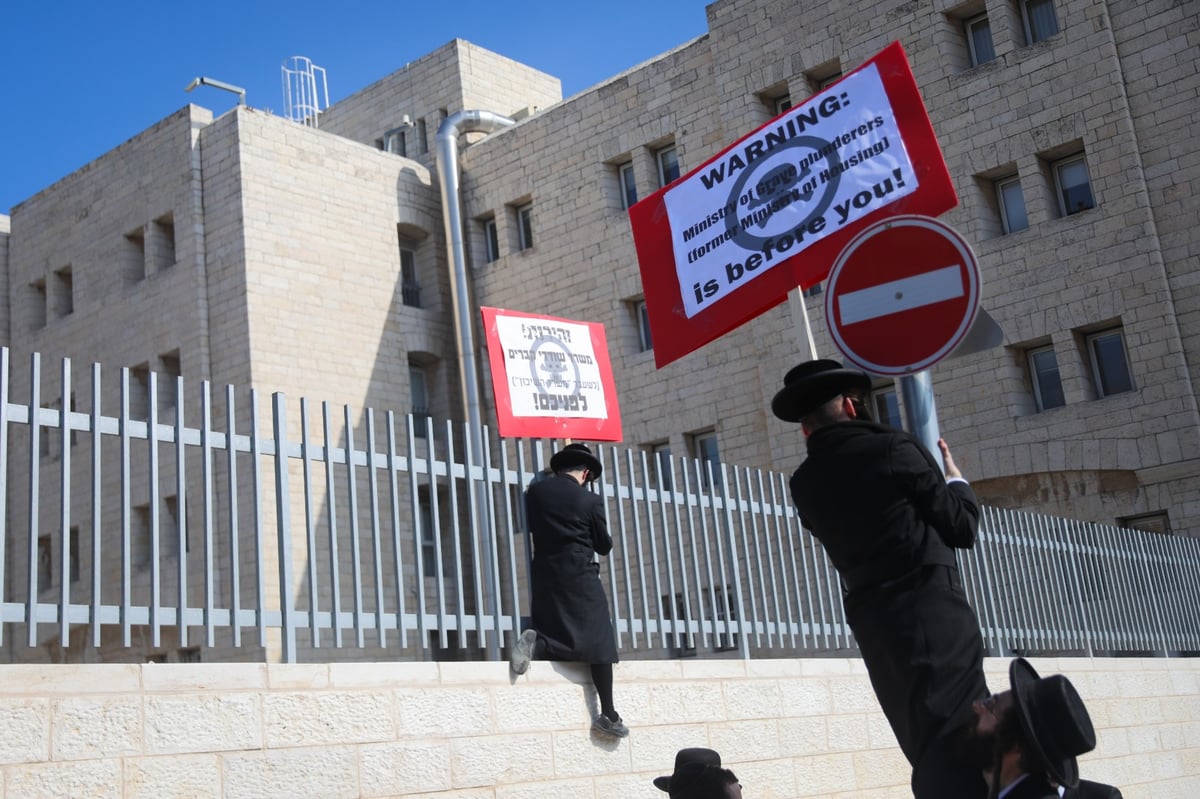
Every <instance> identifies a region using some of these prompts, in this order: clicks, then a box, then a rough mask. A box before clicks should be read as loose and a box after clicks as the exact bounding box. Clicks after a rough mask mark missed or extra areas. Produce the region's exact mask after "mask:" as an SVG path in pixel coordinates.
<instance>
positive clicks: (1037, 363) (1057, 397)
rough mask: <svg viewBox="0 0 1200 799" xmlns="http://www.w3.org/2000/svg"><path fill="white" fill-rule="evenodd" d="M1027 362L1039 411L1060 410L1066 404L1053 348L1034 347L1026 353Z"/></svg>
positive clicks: (1056, 357)
mask: <svg viewBox="0 0 1200 799" xmlns="http://www.w3.org/2000/svg"><path fill="white" fill-rule="evenodd" d="M1026 357H1027V358H1028V361H1029V382H1030V383H1032V384H1033V399H1034V402H1036V403H1037V409H1038V410H1039V411H1048V410H1050V409H1051V408H1061V407H1062V406H1064V405H1066V404H1067V398H1066V397H1065V396H1064V395H1063V387H1062V378H1061V377H1060V376H1059V374H1058V356H1057V355H1055V353H1054V347H1050V346H1046V347H1035V348H1034V349H1031V350H1029V351H1028V352H1027V353H1026Z"/></svg>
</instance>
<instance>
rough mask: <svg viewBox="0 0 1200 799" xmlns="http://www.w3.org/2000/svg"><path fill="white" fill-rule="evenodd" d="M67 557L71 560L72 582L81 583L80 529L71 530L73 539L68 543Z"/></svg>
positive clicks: (73, 528)
mask: <svg viewBox="0 0 1200 799" xmlns="http://www.w3.org/2000/svg"><path fill="white" fill-rule="evenodd" d="M67 547H68V549H67V555H68V559H69V564H70V565H69V567H68V568H69V569H70V570H71V582H72V583H77V582H79V527H78V526H75V527H72V528H71V538H70V540H69V541H68V542H67Z"/></svg>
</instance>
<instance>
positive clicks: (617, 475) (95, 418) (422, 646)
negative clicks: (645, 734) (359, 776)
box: [0, 349, 1200, 662]
mask: <svg viewBox="0 0 1200 799" xmlns="http://www.w3.org/2000/svg"><path fill="white" fill-rule="evenodd" d="M103 377H104V376H103V375H102V370H101V368H100V366H99V365H93V366H92V368H91V370H90V372H89V374H88V377H87V379H86V380H85V381H83V385H82V386H78V387H77V386H76V385H75V382H74V380H73V377H72V372H71V364H70V361H69V360H63V361H62V362H61V368H60V369H59V370H58V372H57V374H56V375H54V376H46V375H43V373H42V368H41V358H40V356H38V355H36V354H35V355H33V356H32V358H31V362H30V368H29V370H28V372H27V373H25V372H18V373H15V374H14V372H13V371H12V369H11V364H10V359H9V352H8V350H7V349H4V350H3V351H0V480H2V481H3V483H4V485H3V486H2V487H0V522H2V523H3V525H4V531H3V535H0V564H2V568H0V598H3V603H2V604H0V643H2V644H3V645H4V647H5V650H6V653H7V654H8V656H9V657H10V658H11V659H18V660H19V659H28V658H34V657H38V656H41V651H42V650H45V649H47V648H49V649H50V650H51V651H52V656H54V657H58V658H62V659H70V658H73V657H81V656H82V654H81V650H86V649H88V648H91V649H92V650H97V649H98V650H104V651H105V655H104V656H105V657H107V658H124V659H130V658H142V657H161V656H162V653H163V651H164V650H167V649H170V648H174V649H175V650H177V652H178V653H179V654H178V655H177V656H178V657H194V656H198V653H199V651H200V650H198V647H203V648H204V649H203V653H204V654H203V656H204V657H205V658H206V659H208V658H215V659H244V658H246V657H256V658H268V659H273V658H279V659H282V660H285V661H288V662H291V661H295V660H298V659H339V658H345V657H356V656H359V657H371V656H379V655H380V654H382V653H386V654H387V656H389V657H397V656H399V657H411V658H422V657H490V658H495V657H499V653H500V650H501V648H502V646H503V645H504V642H505V640H511V638H510V636H511V635H512V634H513V632H514V630H518V629H519V628H520V625H521V619H522V614H523V609H525V608H528V580H527V575H528V570H529V560H530V557H531V553H530V551H529V537H528V535H526V534H525V525H524V521H523V512H522V511H523V502H522V497H523V492H524V489H525V488H526V487H527V486H528V484H529V482H530V480H531V479H532V478H533V476H534V475H535V474H536V473H537V471H539V470H540V469H541V468H542V466H543V464H544V463H545V462H546V460H547V458H548V454H549V453H550V452H553V451H554V449H555V444H556V442H553V441H538V440H533V441H530V440H503V439H500V440H493V439H492V438H491V437H490V436H489V434H488V431H487V430H486V429H485V430H484V431H482V433H483V434H482V437H472V436H470V435H467V434H466V433H467V432H469V431H467V430H466V428H465V425H462V424H454V423H451V422H443V423H439V424H437V425H435V424H434V423H433V421H432V419H429V418H426V417H417V418H414V417H413V416H412V415H398V414H395V413H393V412H390V411H389V412H386V413H376V412H375V411H374V410H373V409H364V410H362V411H355V410H353V409H351V408H350V407H348V406H343V407H340V408H334V407H333V406H331V405H330V404H328V403H321V404H320V405H319V408H318V407H316V406H314V405H313V404H312V403H310V402H309V401H308V400H307V399H303V398H302V399H300V401H299V402H298V404H297V405H296V406H292V405H289V403H288V401H287V399H286V398H285V397H284V396H283V395H282V394H278V393H277V394H273V395H272V396H271V398H270V402H269V405H268V408H269V410H268V413H269V417H270V418H269V419H267V420H264V418H263V408H262V406H263V405H264V401H263V399H262V397H261V396H260V395H259V393H258V392H257V391H255V390H250V391H248V392H243V393H242V394H239V393H238V392H237V391H235V389H234V388H233V387H232V386H226V387H225V388H224V390H223V391H221V392H217V393H216V394H215V395H214V392H213V390H212V387H211V386H210V385H209V384H208V383H207V382H204V383H201V384H199V385H198V386H194V387H192V389H193V390H194V391H195V395H194V401H195V406H194V407H193V406H191V405H190V404H189V403H187V402H185V399H186V398H187V397H188V396H189V394H188V386H186V385H185V382H184V380H183V379H182V378H180V377H175V378H173V379H168V380H167V381H165V382H164V381H161V380H160V379H159V376H158V375H156V374H154V373H152V372H144V371H142V372H139V371H138V370H129V369H122V370H120V373H119V376H118V377H117V378H116V379H113V380H111V381H110V380H107V379H102V378H103ZM18 384H19V385H18ZM43 385H45V388H43ZM77 388H78V389H80V390H78V391H77ZM18 394H21V395H22V396H25V397H27V402H21V401H18V400H17V395H18ZM46 397H50V398H51V399H50V400H49V401H46ZM79 397H83V398H84V399H83V401H81V402H80V401H78V398H79ZM63 398H66V401H65V402H64V400H63ZM480 439H481V440H482V441H483V450H482V452H474V451H472V450H471V442H472V441H475V440H480ZM597 452H598V455H599V457H600V458H601V459H602V460H603V462H604V465H605V468H604V474H603V478H602V480H601V481H599V483H598V485H597V490H598V491H600V492H601V494H602V496H603V498H604V502H605V507H606V511H607V514H608V519H609V530H610V532H611V533H612V535H613V538H614V542H615V547H614V550H613V553H612V555H611V556H610V557H608V558H606V559H605V561H604V565H603V567H602V574H603V575H604V578H605V582H606V584H607V585H606V587H607V589H608V591H609V596H610V597H611V602H612V611H613V619H614V627H615V635H616V637H617V641H618V646H619V648H620V650H621V652H622V654H623V656H625V657H668V656H670V657H689V656H720V655H721V653H729V656H740V657H772V656H795V655H798V654H799V655H802V654H818V653H822V652H833V651H837V652H845V651H847V650H853V649H854V641H853V637H852V635H851V634H850V631H849V628H848V627H847V625H846V623H845V618H844V616H843V613H842V606H841V600H840V589H839V583H838V580H837V575H836V572H835V571H834V569H833V567H832V566H831V565H830V563H829V561H828V560H827V558H826V557H825V554H824V552H823V551H822V550H821V548H820V546H819V544H817V543H816V542H815V541H814V539H813V538H812V537H811V536H810V535H808V534H807V533H806V532H804V531H802V530H801V528H800V526H799V522H798V519H797V517H796V514H795V513H794V511H793V510H792V507H791V501H790V497H789V495H788V488H787V478H786V476H785V475H783V474H780V473H772V472H767V471H763V470H758V469H750V468H745V467H740V466H731V465H727V464H713V463H709V462H703V461H699V460H694V459H689V458H659V457H658V456H657V455H650V456H649V457H648V455H647V453H646V452H643V451H638V450H631V449H626V448H621V447H616V446H607V445H602V446H600V447H598V449H597ZM960 560H961V563H962V567H963V574H964V581H965V584H966V587H967V591H968V595H969V597H970V599H971V602H972V604H973V605H974V607H975V608H976V610H977V612H978V614H979V617H980V623H981V626H982V628H983V632H984V638H985V642H986V644H987V646H988V648H989V650H990V651H991V652H993V653H994V654H1001V653H1010V652H1019V653H1023V654H1049V653H1087V654H1095V653H1138V654H1145V653H1157V654H1180V653H1195V652H1198V651H1200V603H1197V602H1196V599H1195V597H1196V596H1197V595H1198V594H1200V541H1198V540H1196V539H1191V538H1181V537H1173V536H1163V535H1156V534H1151V533H1144V532H1139V531H1134V530H1126V529H1118V528H1115V527H1109V526H1104V525H1097V524H1092V523H1088V522H1081V521H1074V520H1068V519H1059V518H1053V517H1048V516H1041V515H1035V514H1029V513H1023V512H1020V511H1013V510H1005V509H999V508H990V507H989V508H985V509H984V514H983V519H982V521H981V529H980V534H979V540H978V544H977V546H976V547H975V548H974V549H973V550H970V551H968V552H964V553H962V555H961V557H960Z"/></svg>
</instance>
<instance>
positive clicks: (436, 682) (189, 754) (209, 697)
mask: <svg viewBox="0 0 1200 799" xmlns="http://www.w3.org/2000/svg"><path fill="white" fill-rule="evenodd" d="M1034 663H1035V665H1036V666H1037V667H1038V668H1039V670H1041V671H1042V673H1044V674H1045V673H1052V672H1055V671H1061V672H1063V673H1066V674H1067V675H1069V676H1070V677H1071V678H1072V680H1073V681H1074V682H1075V684H1076V686H1077V687H1078V688H1079V690H1080V693H1081V694H1082V695H1083V697H1084V699H1085V701H1086V702H1087V703H1088V706H1089V709H1090V710H1091V713H1092V717H1093V719H1094V721H1095V723H1096V726H1097V729H1098V732H1099V746H1098V747H1097V749H1096V751H1095V752H1093V753H1091V754H1089V755H1087V756H1085V757H1084V758H1083V759H1082V761H1081V763H1082V766H1081V767H1082V771H1083V773H1084V774H1085V776H1087V777H1089V778H1092V779H1097V780H1103V781H1108V782H1113V783H1116V784H1118V785H1120V786H1121V787H1122V789H1123V790H1124V793H1125V796H1126V797H1128V799H1139V798H1141V797H1150V796H1152V795H1153V796H1154V797H1155V799H1170V798H1171V797H1177V798H1178V799H1183V798H1184V797H1194V796H1196V795H1200V743H1198V742H1200V660H1195V659H1171V660H1167V659H1108V660H1087V659H1078V658H1071V659H1061V660H1052V659H1039V660H1035V661H1034ZM1006 666H1007V661H1005V660H1000V659H995V660H989V661H988V670H989V674H990V682H991V684H992V687H993V688H994V689H996V690H1002V689H1003V688H1004V686H1005V682H1006V677H1005V672H1006ZM616 694H617V697H616V698H617V707H618V709H619V710H620V711H621V712H622V714H623V715H624V716H625V718H626V720H627V721H628V723H629V725H630V727H631V728H632V734H631V735H630V737H629V738H628V739H626V740H624V741H621V742H613V741H611V740H608V739H603V738H598V737H596V736H594V735H592V734H591V733H590V731H589V729H588V725H589V719H590V714H591V712H593V708H594V705H595V699H594V695H593V694H592V693H591V691H590V689H589V688H588V687H587V676H586V671H585V670H583V669H580V668H577V667H575V666H571V665H556V664H549V663H535V664H534V666H533V668H532V669H531V670H530V672H529V673H528V674H527V675H526V676H524V677H521V678H516V679H514V678H512V677H511V676H510V675H509V673H508V669H507V666H506V665H505V664H503V663H440V664H439V663H369V664H363V663H359V664H348V663H343V664H322V665H279V664H261V663H253V664H189V665H183V664H171V665H156V664H146V665H123V664H95V665H81V666H66V665H63V666H44V665H43V666H3V667H0V793H2V795H3V796H6V797H14V799H15V798H16V797H21V799H27V798H28V797H122V798H123V799H138V798H140V797H156V799H158V798H160V797H183V796H188V797H207V796H214V797H216V796H221V797H230V798H231V799H233V798H235V797H254V799H263V798H264V797H281V798H282V797H287V798H288V799H297V797H320V798H321V799H324V798H325V797H409V798H412V799H416V798H418V797H419V798H421V799H432V797H439V798H444V799H515V798H516V797H522V799H529V798H530V797H533V799H556V798H557V797H571V798H572V799H601V797H618V796H619V797H631V798H632V799H639V798H640V799H661V798H662V797H663V796H664V795H663V794H661V793H660V792H659V791H657V790H655V789H654V788H653V787H652V785H651V782H650V781H651V779H652V778H653V777H655V776H657V775H659V774H663V773H667V772H669V771H670V766H671V763H672V760H673V757H674V753H675V751H676V750H677V749H678V748H681V747H684V746H697V745H706V746H711V747H713V748H715V749H717V750H718V751H720V752H721V753H722V755H723V756H724V759H725V761H726V764H727V765H728V766H730V767H731V768H732V769H733V770H734V771H735V772H736V773H737V775H738V777H739V778H740V780H741V782H742V785H743V786H744V788H745V795H746V796H747V797H753V799H786V798H788V797H840V798H846V799H848V798H849V797H863V798H864V799H865V798H866V797H871V799H881V798H882V799H887V798H888V797H896V798H897V799H899V797H905V796H908V795H909V794H908V791H907V773H908V769H907V766H906V764H905V763H904V760H903V758H902V757H901V755H900V753H899V750H898V749H897V748H896V747H895V743H894V740H893V739H892V736H891V732H890V730H889V729H888V727H887V724H886V723H885V722H884V720H883V717H882V715H881V714H880V713H879V711H878V708H877V705H876V704H875V700H874V696H873V695H872V693H871V689H870V685H869V683H868V681H867V678H866V675H865V672H864V671H863V669H862V664H861V661H858V660H844V659H820V660H817V659H813V660H769V661H741V660H692V661H641V662H635V663H624V664H621V665H619V666H618V667H617V686H616Z"/></svg>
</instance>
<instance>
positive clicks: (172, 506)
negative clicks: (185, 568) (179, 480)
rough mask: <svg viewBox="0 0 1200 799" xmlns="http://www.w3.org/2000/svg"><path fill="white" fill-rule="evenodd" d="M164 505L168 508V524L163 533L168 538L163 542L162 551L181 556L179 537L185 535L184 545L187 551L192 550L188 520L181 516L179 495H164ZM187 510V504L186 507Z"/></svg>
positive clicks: (171, 555)
mask: <svg viewBox="0 0 1200 799" xmlns="http://www.w3.org/2000/svg"><path fill="white" fill-rule="evenodd" d="M163 505H165V506H166V509H167V519H166V522H167V523H166V524H165V525H163V529H162V534H163V535H164V536H165V537H166V540H165V541H163V542H162V546H161V548H160V551H161V552H164V553H166V554H167V555H168V556H169V557H172V558H177V557H179V538H180V536H183V539H184V540H183V547H184V550H185V551H190V550H191V547H190V546H188V542H187V520H186V519H182V518H180V515H179V497H163ZM184 510H185V511H186V506H185V508H184Z"/></svg>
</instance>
